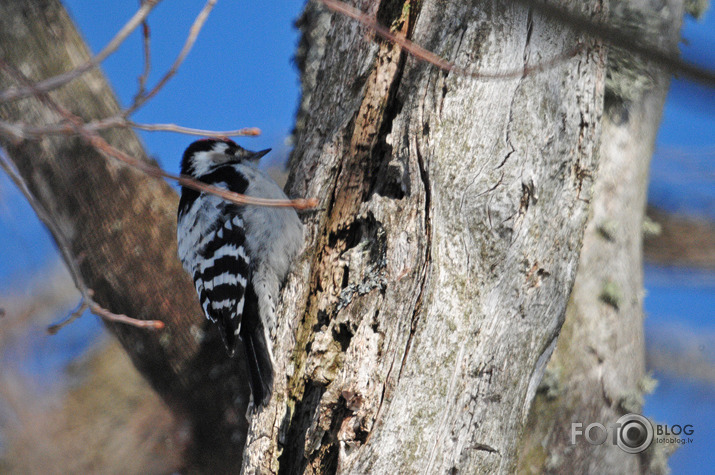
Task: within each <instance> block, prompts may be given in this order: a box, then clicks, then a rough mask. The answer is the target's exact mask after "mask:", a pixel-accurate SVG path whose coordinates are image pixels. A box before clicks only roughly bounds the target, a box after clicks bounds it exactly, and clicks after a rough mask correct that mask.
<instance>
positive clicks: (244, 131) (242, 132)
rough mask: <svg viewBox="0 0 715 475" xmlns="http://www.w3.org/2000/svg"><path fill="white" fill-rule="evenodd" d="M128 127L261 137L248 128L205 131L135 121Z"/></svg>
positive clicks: (191, 133) (174, 125)
mask: <svg viewBox="0 0 715 475" xmlns="http://www.w3.org/2000/svg"><path fill="white" fill-rule="evenodd" d="M127 126H129V127H133V128H135V129H141V130H148V131H150V132H157V131H163V132H178V133H180V134H186V135H198V136H201V137H237V136H249V137H252V136H256V135H261V129H259V128H257V127H246V128H243V129H236V130H205V129H192V128H190V127H182V126H180V125H176V124H138V123H136V122H133V121H127Z"/></svg>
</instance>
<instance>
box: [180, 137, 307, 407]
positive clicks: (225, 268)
mask: <svg viewBox="0 0 715 475" xmlns="http://www.w3.org/2000/svg"><path fill="white" fill-rule="evenodd" d="M268 152H269V150H263V151H261V152H251V151H248V150H245V149H243V148H241V147H240V146H238V145H236V144H235V143H234V142H233V141H231V140H228V139H204V140H198V141H196V142H194V143H192V144H191V145H189V147H188V148H187V149H186V151H185V152H184V156H183V159H182V161H181V173H182V174H183V175H187V176H190V177H192V178H195V179H197V180H199V181H202V182H204V183H208V184H210V185H214V186H217V187H221V188H225V189H228V190H230V191H234V192H236V193H242V194H245V195H249V196H254V197H260V198H273V199H287V197H286V195H285V193H283V190H281V188H280V187H279V186H278V184H277V183H276V182H275V181H274V180H273V179H272V178H271V177H269V176H268V175H267V174H266V173H265V172H263V171H261V170H259V169H258V168H257V164H258V159H260V158H261V157H262V156H263V155H265V154H266V153H268ZM177 237H178V243H179V258H180V259H181V262H182V264H183V266H184V269H186V271H187V272H188V273H189V274H190V275H191V276H192V277H193V279H194V284H195V286H196V292H197V293H198V296H199V301H200V303H201V306H202V308H203V310H204V313H205V315H206V317H207V318H208V319H209V320H211V321H212V322H214V323H215V324H216V325H217V326H218V329H219V333H220V334H221V338H222V339H223V342H224V344H225V345H226V348H227V349H228V353H229V355H230V356H233V355H234V354H235V352H236V349H237V346H238V342H239V341H242V342H243V346H244V348H245V350H246V361H247V366H248V371H249V376H250V381H249V382H250V385H251V392H252V394H253V400H254V403H256V404H264V403H266V402H267V401H268V400H269V399H270V395H271V390H272V386H273V356H272V351H271V340H270V338H269V336H268V335H269V332H271V331H273V329H275V327H276V315H275V306H276V303H277V299H278V296H279V292H280V287H281V285H282V283H283V280H284V279H285V276H286V274H287V273H288V270H289V268H290V265H291V262H292V260H293V259H294V258H295V256H296V255H297V254H298V253H299V252H300V249H301V247H302V245H303V225H302V224H301V222H300V219H299V218H298V214H297V213H296V212H295V210H294V209H293V208H276V207H266V206H254V205H245V206H239V205H236V204H233V203H230V202H228V201H225V200H224V199H222V198H220V197H218V196H215V195H212V194H208V193H202V192H198V191H195V190H193V189H191V188H187V187H182V189H181V200H180V202H179V212H178V227H177Z"/></svg>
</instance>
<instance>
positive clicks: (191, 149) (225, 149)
mask: <svg viewBox="0 0 715 475" xmlns="http://www.w3.org/2000/svg"><path fill="white" fill-rule="evenodd" d="M270 151H271V149H267V150H261V151H260V152H252V151H250V150H246V149H245V148H243V147H241V146H240V145H238V144H236V142H234V141H233V140H230V139H221V138H209V139H201V140H197V141H196V142H194V143H192V144H191V145H189V146H188V147H187V149H186V151H185V152H184V157H183V158H182V159H181V174H182V175H188V176H191V177H194V178H198V177H200V176H202V175H204V174H206V173H208V172H209V171H210V170H211V169H212V168H214V167H216V166H219V165H223V164H225V163H240V162H246V161H247V162H254V163H255V162H257V161H258V160H259V159H260V158H261V157H262V156H264V155H265V154H267V153H268V152H270Z"/></svg>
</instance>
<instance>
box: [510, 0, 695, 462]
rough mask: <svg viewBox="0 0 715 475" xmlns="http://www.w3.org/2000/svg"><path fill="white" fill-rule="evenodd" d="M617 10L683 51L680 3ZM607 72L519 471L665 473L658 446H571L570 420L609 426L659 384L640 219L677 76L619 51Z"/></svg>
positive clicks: (617, 6) (618, 5)
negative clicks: (586, 197)
mask: <svg viewBox="0 0 715 475" xmlns="http://www.w3.org/2000/svg"><path fill="white" fill-rule="evenodd" d="M611 8H612V9H613V11H612V14H611V17H612V18H613V21H614V22H620V23H623V24H624V27H627V28H633V29H636V30H638V31H641V32H642V35H643V36H644V37H650V38H652V39H653V40H654V41H653V42H654V44H657V45H659V46H660V47H662V48H665V49H666V50H671V51H672V50H674V49H675V48H676V47H677V44H678V41H679V38H680V24H681V21H682V17H683V2H682V0H669V1H667V2H660V1H651V0H639V1H633V0H629V1H628V2H612V3H611ZM626 8H627V10H625V9H626ZM625 19H627V21H626V20H625ZM609 78H610V79H609V87H608V97H607V100H606V104H607V106H606V113H605V114H604V115H603V123H602V135H601V146H600V166H599V170H598V173H597V175H596V179H595V186H594V196H593V200H592V207H591V216H590V218H589V224H588V226H587V228H586V233H585V235H584V241H583V249H582V250H581V257H580V263H579V271H578V275H577V278H576V283H575V284H574V288H573V292H572V294H571V301H570V302H569V306H568V308H567V312H566V322H565V323H564V326H563V329H562V332H561V336H560V337H559V341H558V345H557V347H556V351H555V353H554V355H553V358H552V360H551V361H550V362H549V366H548V369H547V371H548V377H545V378H544V384H543V385H542V387H541V391H540V393H539V395H538V397H537V398H536V399H535V401H534V405H533V408H532V410H531V414H530V416H529V425H528V428H527V430H526V433H525V437H524V440H523V446H522V448H521V449H520V451H521V453H520V456H521V458H520V462H519V471H520V472H521V473H658V472H657V471H655V470H656V467H655V465H653V464H651V462H650V460H651V459H652V458H653V455H652V454H651V453H650V452H649V453H647V454H645V455H633V454H628V453H626V452H624V451H622V450H621V449H620V448H619V447H618V446H615V445H613V444H611V443H610V442H609V443H604V444H603V445H597V446H592V445H589V444H588V443H587V442H586V441H585V440H584V438H583V437H580V438H578V439H577V444H576V445H571V422H581V423H583V425H584V427H585V426H587V425H588V424H590V423H592V422H598V423H601V424H603V425H606V426H607V425H608V424H613V423H615V422H616V421H617V420H618V418H619V417H621V416H622V415H624V414H626V413H631V412H634V413H640V411H641V408H642V404H643V394H644V391H646V390H647V389H649V388H651V386H652V382H651V381H650V380H649V379H648V378H647V377H646V375H645V362H644V359H645V351H644V336H643V318H644V315H643V293H644V291H643V270H642V269H643V266H642V226H643V224H642V223H643V218H644V214H645V204H646V191H647V185H648V170H649V166H650V158H651V155H652V153H653V147H654V144H655V138H656V134H657V131H658V126H659V124H660V118H661V113H662V110H663V104H664V102H665V97H666V94H667V91H668V85H669V81H670V73H669V72H667V71H663V70H660V69H658V68H657V67H654V66H653V65H652V64H649V63H648V62H647V61H646V60H644V59H643V58H633V57H632V56H630V55H628V54H627V53H624V52H622V51H620V52H619V51H615V52H609ZM652 449H653V450H656V449H658V447H657V446H655V445H654V446H653V447H652ZM651 452H652V450H651ZM655 458H656V459H658V458H659V459H661V460H659V461H658V463H662V457H660V456H658V455H656V457H655ZM654 471H655V472H654Z"/></svg>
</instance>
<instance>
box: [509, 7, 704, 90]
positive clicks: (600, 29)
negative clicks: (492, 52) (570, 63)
mask: <svg viewBox="0 0 715 475" xmlns="http://www.w3.org/2000/svg"><path fill="white" fill-rule="evenodd" d="M514 1H516V2H519V3H521V4H524V5H525V6H527V7H529V8H533V9H534V10H535V11H538V12H540V13H541V14H543V15H544V16H546V17H547V18H550V19H553V20H556V21H558V22H561V23H562V24H564V25H568V26H569V27H571V28H573V29H574V30H575V31H578V32H580V33H583V34H586V35H588V36H590V37H592V38H598V39H600V40H602V41H605V42H606V43H609V44H610V45H612V46H617V47H619V48H623V49H625V50H627V51H629V52H631V53H635V54H638V55H640V56H642V57H643V58H646V59H648V60H650V61H653V62H654V63H656V64H658V65H660V66H661V67H663V68H665V69H666V70H668V71H672V72H675V73H680V74H682V75H683V76H687V77H689V78H690V79H692V80H694V81H697V82H700V83H703V84H707V85H708V86H711V87H712V86H715V71H713V70H708V69H705V68H701V67H699V66H697V65H695V64H693V63H689V62H687V61H685V60H683V59H682V58H681V57H680V56H679V55H678V54H677V53H674V52H670V51H665V50H662V49H660V48H658V47H657V46H655V45H653V44H650V43H648V42H647V41H644V38H643V36H642V35H639V34H638V33H629V32H627V31H624V30H623V29H622V28H618V27H614V26H610V25H608V24H605V23H596V22H594V21H593V20H591V19H590V18H587V17H584V16H583V15H578V14H575V13H571V12H569V11H568V10H565V9H564V8H563V7H559V6H555V5H552V4H548V3H545V2H542V1H534V0H514Z"/></svg>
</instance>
